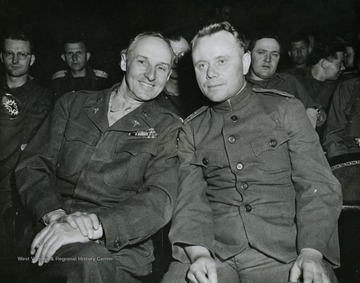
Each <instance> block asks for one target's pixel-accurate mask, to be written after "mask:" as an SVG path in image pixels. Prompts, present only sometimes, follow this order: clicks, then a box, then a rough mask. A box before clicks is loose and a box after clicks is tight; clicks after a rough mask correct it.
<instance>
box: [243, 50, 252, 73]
mask: <svg viewBox="0 0 360 283" xmlns="http://www.w3.org/2000/svg"><path fill="white" fill-rule="evenodd" d="M242 63H243V74H244V75H246V74H247V73H248V71H249V68H250V64H251V55H250V52H246V53H245V54H244V55H243V57H242Z"/></svg>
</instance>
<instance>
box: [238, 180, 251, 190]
mask: <svg viewBox="0 0 360 283" xmlns="http://www.w3.org/2000/svg"><path fill="white" fill-rule="evenodd" d="M240 188H242V189H243V190H247V189H248V188H249V184H248V183H246V182H244V183H241V185H240Z"/></svg>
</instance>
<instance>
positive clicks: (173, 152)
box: [16, 33, 181, 283]
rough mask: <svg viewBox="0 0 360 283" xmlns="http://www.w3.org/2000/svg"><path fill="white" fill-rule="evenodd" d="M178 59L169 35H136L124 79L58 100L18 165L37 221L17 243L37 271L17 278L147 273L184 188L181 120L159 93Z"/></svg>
mask: <svg viewBox="0 0 360 283" xmlns="http://www.w3.org/2000/svg"><path fill="white" fill-rule="evenodd" d="M172 62H173V52H172V50H171V46H170V43H169V42H168V40H167V39H165V38H164V37H163V36H162V35H161V34H158V33H144V34H140V35H138V36H137V37H136V38H135V39H133V40H131V41H130V43H129V46H128V48H127V50H126V52H124V53H122V55H121V63H120V65H121V69H122V70H123V71H125V72H126V73H125V75H124V77H123V80H122V82H121V83H120V84H116V85H114V86H113V87H112V88H111V89H107V90H103V91H85V90H84V91H78V92H76V93H74V94H73V93H68V94H66V95H63V96H62V97H60V98H59V99H58V100H57V103H56V104H55V107H54V111H53V112H52V115H50V116H49V118H48V119H47V120H46V121H45V122H44V124H43V126H42V127H41V128H40V130H39V131H38V133H37V135H36V136H35V138H34V139H33V140H32V142H31V143H30V144H29V145H28V147H27V148H26V150H25V151H24V152H23V155H22V158H21V161H20V162H19V165H18V167H17V169H16V181H17V185H18V191H19V194H20V197H21V200H22V202H23V203H24V205H25V207H26V209H28V210H29V212H30V214H31V215H32V217H33V220H34V221H35V222H36V223H38V225H37V227H35V228H34V229H33V230H31V231H30V232H29V234H27V235H25V237H24V239H23V241H22V244H21V250H22V256H27V257H28V256H30V255H31V262H23V263H22V264H23V267H25V266H27V267H28V268H29V265H30V267H32V268H33V269H34V272H33V273H31V274H27V273H25V272H23V274H20V275H24V276H23V277H24V278H21V280H20V279H19V282H26V280H32V281H33V282H58V281H57V280H59V278H61V279H62V281H61V282H79V283H80V282H84V283H85V282H127V283H130V282H131V283H132V282H141V279H140V277H141V276H145V275H148V274H149V273H150V272H151V263H152V261H153V260H154V256H153V245H152V241H151V239H150V238H151V236H152V235H153V234H154V233H156V232H157V231H158V230H159V229H160V228H162V227H163V226H164V225H165V224H166V223H167V222H169V221H170V218H171V215H172V212H173V209H174V204H175V199H176V194H177V187H178V158H177V146H176V143H177V134H178V129H179V128H180V126H181V122H180V120H179V118H178V117H177V116H176V115H175V114H173V113H172V112H170V111H169V110H166V109H163V108H161V107H160V106H159V105H158V103H157V102H156V100H155V99H154V98H155V97H156V96H157V95H159V93H160V92H161V91H162V90H163V89H164V87H165V84H166V82H167V80H168V78H169V76H170V74H171V67H172ZM63 258H64V259H65V260H64V261H62V260H61V259H63ZM73 258H75V259H76V260H67V259H73ZM31 264H33V265H31ZM24 265H25V266H24ZM37 265H39V266H40V267H39V266H37Z"/></svg>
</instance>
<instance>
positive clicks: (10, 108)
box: [0, 30, 53, 270]
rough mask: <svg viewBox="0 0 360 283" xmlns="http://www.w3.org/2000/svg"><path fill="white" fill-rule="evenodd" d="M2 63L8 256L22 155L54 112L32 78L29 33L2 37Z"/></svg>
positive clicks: (1, 168) (0, 191) (0, 168)
mask: <svg viewBox="0 0 360 283" xmlns="http://www.w3.org/2000/svg"><path fill="white" fill-rule="evenodd" d="M0 59H1V62H2V63H3V66H4V69H5V72H4V77H2V78H1V86H0V87H1V89H0V99H1V104H0V202H1V205H0V208H1V219H0V225H1V227H0V230H1V247H0V250H1V254H4V253H5V252H6V250H7V246H6V245H4V235H5V234H4V227H3V215H4V214H6V211H7V210H8V209H10V208H11V207H12V206H14V205H17V204H18V203H17V198H16V194H15V192H16V189H15V179H14V175H13V174H14V169H15V166H16V164H17V162H18V159H19V156H20V154H21V152H22V151H23V150H24V149H25V147H26V145H27V144H28V143H29V142H30V140H31V139H32V137H33V136H34V135H35V133H36V131H37V130H38V128H39V127H40V124H41V123H42V122H43V120H44V119H45V116H46V115H47V114H48V112H49V110H50V109H51V107H52V102H53V96H52V94H51V93H50V92H48V91H47V90H46V89H44V88H42V87H40V86H38V85H36V84H35V83H34V82H33V81H32V79H31V78H30V75H29V70H30V68H31V66H32V65H33V64H34V62H35V53H34V45H33V41H32V39H31V38H30V37H29V35H28V34H26V32H24V31H23V30H11V31H8V32H7V33H6V34H5V35H4V37H2V39H1V54H0ZM2 266H3V267H4V265H2ZM2 270H4V269H3V268H2Z"/></svg>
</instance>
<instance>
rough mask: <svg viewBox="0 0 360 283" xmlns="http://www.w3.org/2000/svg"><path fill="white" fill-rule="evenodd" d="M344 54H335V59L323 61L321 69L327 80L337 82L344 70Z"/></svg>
mask: <svg viewBox="0 0 360 283" xmlns="http://www.w3.org/2000/svg"><path fill="white" fill-rule="evenodd" d="M344 60H345V55H344V52H336V58H331V59H324V62H325V64H323V68H324V70H325V75H326V79H327V80H337V79H338V78H339V76H340V75H341V73H342V72H343V71H344V70H345V66H344Z"/></svg>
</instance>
